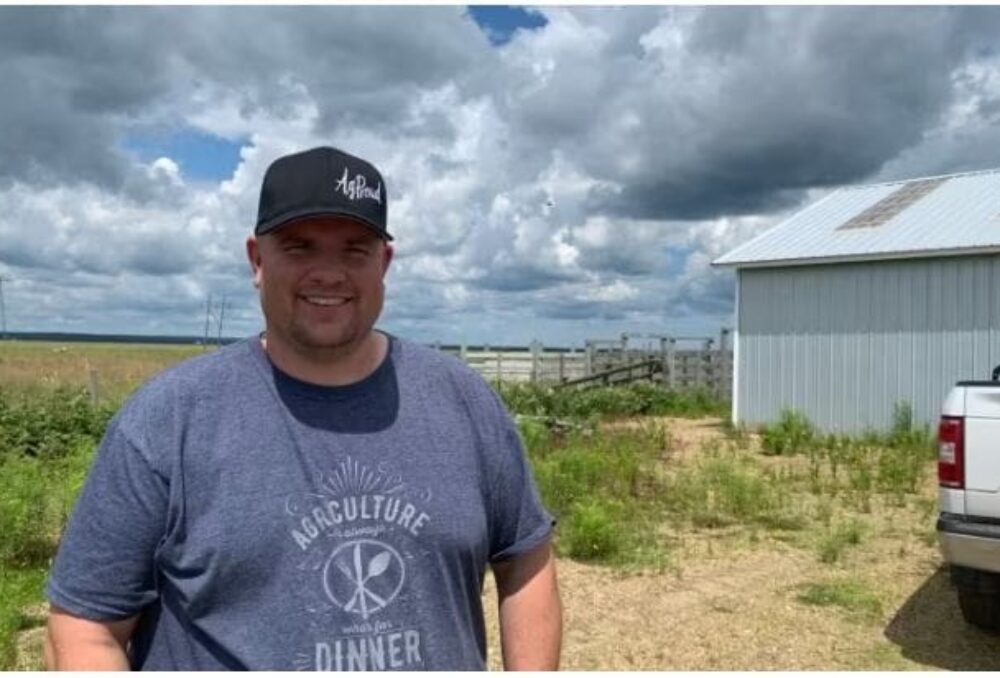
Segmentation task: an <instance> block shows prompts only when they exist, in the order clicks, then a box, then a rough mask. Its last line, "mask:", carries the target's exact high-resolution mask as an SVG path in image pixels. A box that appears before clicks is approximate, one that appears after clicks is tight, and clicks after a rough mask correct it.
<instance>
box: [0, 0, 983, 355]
mask: <svg viewBox="0 0 1000 678" xmlns="http://www.w3.org/2000/svg"><path fill="white" fill-rule="evenodd" d="M998 46H1000V10H998V9H994V8H988V7H918V8H898V7H878V8H864V7H861V8H858V7H832V8H822V7H806V8H794V7H770V8H753V7H712V8H707V9H705V8H697V7H624V8H621V7H619V8H596V7H591V8H570V7H553V8H550V7H540V8H537V9H534V8H533V9H530V10H524V9H519V10H516V11H515V10H505V9H503V8H499V9H498V8H493V9H472V10H470V9H469V8H468V7H462V6H454V7H296V8H291V7H278V8H271V7H244V8H240V7H172V8H163V7H126V8H113V7H95V8H84V7H69V8H61V7H37V8H30V7H29V8H21V7H10V6H8V7H0V92H2V94H0V276H3V277H4V279H5V282H4V284H3V291H4V298H5V302H6V316H7V325H8V329H10V330H15V331H17V330H21V331H28V330H37V331H64V332H93V333H110V332H120V333H134V334H170V335H199V334H200V333H201V332H202V330H203V328H204V320H205V308H206V302H207V300H208V298H209V295H211V296H212V299H213V300H214V303H215V306H216V311H217V310H218V304H219V302H220V301H221V300H222V298H223V297H225V298H226V300H227V308H226V321H225V327H224V333H225V334H227V335H231V336H239V335H244V334H248V333H251V332H254V331H256V330H258V329H259V328H260V327H261V323H262V320H261V316H260V312H259V310H258V306H257V300H256V297H255V295H254V292H253V288H252V287H251V285H250V279H249V269H248V266H247V264H246V261H245V255H244V241H245V238H246V236H247V234H248V233H249V232H250V230H251V228H252V224H253V223H254V220H255V218H256V208H257V199H258V190H259V183H260V178H261V176H262V174H263V171H264V169H265V167H266V166H267V165H268V163H269V162H270V161H271V160H273V159H274V158H275V157H277V156H279V155H281V154H283V153H286V152H290V151H294V150H300V149H303V148H308V147H311V146H315V145H321V144H326V145H334V146H338V147H340V148H343V149H345V150H348V151H351V152H354V153H356V154H358V155H361V156H363V157H366V158H368V159H370V160H372V161H373V162H375V164H377V165H378V166H379V167H380V168H382V170H383V172H384V174H385V175H386V180H387V184H388V190H389V219H390V230H391V231H392V232H393V233H394V234H395V235H396V237H397V258H396V260H395V261H394V264H393V267H392V270H391V271H390V274H389V278H388V282H387V286H388V296H387V312H386V314H385V315H384V317H383V320H382V322H381V326H382V327H383V328H385V329H388V330H390V331H393V332H395V333H397V334H400V335H403V336H407V337H410V338H413V339H416V340H420V341H426V342H433V341H441V342H443V343H460V342H466V343H482V342H488V343H493V344H501V343H507V344H522V343H527V342H529V341H531V340H532V339H539V340H541V341H543V342H544V343H546V344H550V345H575V346H579V345H582V342H583V340H584V339H587V338H613V337H616V336H618V335H620V334H621V333H622V332H626V331H627V332H633V333H658V334H673V335H706V336H709V335H716V334H717V333H718V329H719V327H720V326H722V325H731V323H732V315H733V299H734V277H733V273H732V271H729V270H717V269H712V268H711V267H710V266H709V263H710V262H711V261H712V260H713V259H714V258H716V257H718V256H719V255H721V254H723V253H725V252H726V251H728V250H729V249H731V248H733V247H735V246H737V245H739V244H742V243H743V242H745V241H747V240H748V239H750V238H752V237H753V236H755V235H757V234H759V233H761V232H763V231H764V230H766V229H767V228H769V227H771V226H773V225H775V224H777V223H779V222H780V221H781V220H782V219H783V218H785V217H787V216H789V215H790V214H791V213H793V212H794V211H796V210H797V209H800V208H801V207H802V206H804V205H805V204H807V203H808V202H810V201H812V200H815V199H817V198H818V197H820V196H822V195H824V194H825V193H826V192H827V191H829V190H830V189H831V188H833V187H837V186H840V185H843V184H857V183H869V182H874V181H884V180H891V179H900V178H910V177H919V176H928V175H935V174H942V173H951V172H957V171H964V170H975V169H986V168H994V167H1000V55H998V53H997V47H998Z"/></svg>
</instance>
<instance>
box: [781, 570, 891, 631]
mask: <svg viewBox="0 0 1000 678" xmlns="http://www.w3.org/2000/svg"><path fill="white" fill-rule="evenodd" d="M797 598H798V600H799V601H800V602H803V603H806V604H807V605H818V606H821V607H827V606H834V607H839V608H841V609H843V610H846V611H847V612H848V613H850V614H851V615H852V616H854V617H858V618H862V619H867V620H870V621H874V620H877V619H879V618H880V617H881V616H882V601H881V600H880V599H879V598H878V596H876V595H875V594H874V593H873V592H872V591H871V589H870V588H868V586H867V585H866V584H865V583H864V582H862V581H861V580H858V579H835V580H829V581H822V582H814V583H812V584H808V585H807V586H806V587H805V588H804V589H803V590H802V592H800V593H799V594H798V596H797Z"/></svg>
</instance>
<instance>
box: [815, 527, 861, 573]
mask: <svg viewBox="0 0 1000 678" xmlns="http://www.w3.org/2000/svg"><path fill="white" fill-rule="evenodd" d="M864 533H865V530H864V525H863V524H862V523H861V522H860V521H858V520H851V521H848V522H847V523H845V524H842V525H837V526H835V527H833V528H832V529H830V530H827V531H826V532H824V533H823V534H822V535H821V536H820V539H819V544H818V546H817V551H818V554H819V559H820V561H821V562H824V563H827V564H832V563H836V562H838V561H840V560H842V559H843V557H844V553H845V551H846V550H847V549H848V547H851V546H857V545H859V544H860V543H861V542H862V540H863V539H864Z"/></svg>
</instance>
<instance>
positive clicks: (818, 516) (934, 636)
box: [0, 342, 1000, 670]
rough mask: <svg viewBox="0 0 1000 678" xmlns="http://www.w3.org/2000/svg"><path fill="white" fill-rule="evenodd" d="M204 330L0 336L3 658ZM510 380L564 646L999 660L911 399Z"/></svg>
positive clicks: (617, 654) (699, 661) (759, 661)
mask: <svg viewBox="0 0 1000 678" xmlns="http://www.w3.org/2000/svg"><path fill="white" fill-rule="evenodd" d="M198 352H200V349H199V348H197V347H115V346H109V345H69V346H60V345H53V344H17V343H15V342H10V343H0V535H3V536H2V541H0V573H2V574H0V670H3V669H15V668H21V669H23V668H40V662H41V659H40V640H41V634H42V632H43V631H42V626H43V625H44V620H45V614H44V601H43V599H42V594H41V586H42V583H43V581H44V577H45V572H46V570H47V568H48V565H49V562H50V559H51V557H52V554H53V553H54V548H55V545H56V543H57V540H58V532H59V527H60V526H61V525H62V522H63V521H64V520H65V516H66V515H67V513H68V511H69V510H70V507H71V505H72V501H73V497H74V496H75V494H76V492H77V490H78V489H79V486H80V483H81V482H82V480H83V477H84V474H85V472H86V468H87V464H88V463H89V459H90V457H91V454H92V451H93V449H94V446H95V445H96V442H97V440H98V438H99V435H100V432H101V431H102V430H103V426H104V425H105V424H106V422H107V418H108V417H109V416H110V414H111V412H113V410H114V408H115V407H116V406H117V405H118V404H119V403H120V402H121V399H122V398H123V397H124V396H125V395H126V394H127V393H128V392H130V390H131V389H132V388H134V387H135V385H137V384H138V383H140V382H141V381H142V380H144V379H145V378H147V377H148V376H150V375H152V374H153V373H155V372H157V371H158V370H160V369H162V368H163V367H165V366H167V365H169V364H172V363H173V362H176V361H177V360H180V359H181V358H183V357H185V356H187V355H192V354H194V353H198ZM92 372H93V373H96V374H97V375H98V376H97V377H96V379H97V383H98V390H99V393H98V394H97V395H98V397H97V398H96V399H94V398H92V392H91V389H92V388H93V386H92V381H93V379H94V378H93V377H91V376H90V374H91V373H92ZM33 374H34V375H37V377H36V379H35V380H34V381H33V380H32V378H31V375H33ZM500 390H501V394H502V395H503V397H504V398H505V399H506V401H507V402H508V404H509V405H510V406H511V408H512V409H513V410H514V411H515V412H516V413H517V415H518V421H519V425H520V428H521V432H522V436H523V438H524V440H525V443H526V446H527V449H528V453H529V456H530V458H531V461H532V464H533V466H534V468H535V473H536V477H537V479H538V482H539V486H540V489H541V491H542V494H543V498H544V500H545V502H546V504H547V505H548V506H549V507H550V508H551V509H552V510H553V511H554V512H555V513H556V515H557V517H558V518H559V528H558V532H557V542H556V544H557V553H558V555H559V568H560V582H561V587H562V592H563V599H564V605H565V625H566V633H565V642H564V652H563V666H564V667H565V668H568V669H583V670H589V669H635V670H639V669H665V670H669V669H685V670H693V669H730V670H739V669H744V670H746V669H788V670H802V669H844V670H854V669H869V670H899V669H933V668H945V669H966V670H976V669H982V670H986V669H998V668H1000V644H998V642H1000V641H998V640H997V639H996V638H994V637H991V636H987V635H986V634H983V633H980V632H978V631H976V630H974V629H972V628H971V627H968V626H966V625H965V624H964V622H962V620H961V617H960V615H959V613H958V609H957V604H956V602H955V596H954V592H953V591H952V590H951V589H950V586H949V584H948V582H947V576H946V574H945V573H944V571H943V570H941V560H940V557H939V555H938V553H937V549H936V545H935V535H934V529H933V528H934V519H935V516H936V508H935V489H936V483H935V477H934V461H933V450H932V445H931V441H930V438H929V436H928V433H927V431H923V430H918V429H916V428H915V427H913V426H912V423H911V422H910V421H909V419H908V418H907V413H906V411H905V407H901V408H900V409H899V411H898V416H897V422H896V425H895V426H894V428H893V430H892V431H888V432H883V433H880V434H875V433H872V434H869V435H867V436H863V437H858V438H842V437H840V438H838V437H831V436H823V435H821V434H819V433H818V432H816V431H815V430H814V429H813V428H812V427H811V425H810V424H809V422H808V421H806V420H804V419H803V418H801V417H799V416H797V415H795V414H794V413H787V414H786V416H785V417H783V418H782V420H781V421H780V422H778V423H777V424H776V425H775V426H772V427H769V428H768V429H767V430H764V431H762V432H759V433H757V432H749V431H746V430H743V429H740V428H733V427H731V426H728V425H725V424H724V423H723V419H722V418H720V417H719V416H718V413H719V412H722V411H724V410H725V405H724V404H720V403H716V402H713V401H711V400H710V399H708V398H706V397H705V396H704V395H697V394H695V395H680V394H665V393H663V392H662V391H658V390H657V389H651V388H649V387H645V386H639V387H634V388H617V389H602V390H600V391H593V392H589V393H587V394H580V395H575V396H574V395H571V394H565V393H558V392H554V391H551V390H550V389H544V388H539V387H531V386H519V387H504V388H501V389H500ZM491 593H492V585H489V586H488V588H487V591H486V594H485V595H486V596H490V595H491ZM486 606H487V609H490V610H491V613H490V618H489V620H488V621H489V625H488V626H489V632H490V643H491V647H492V650H491V665H492V666H493V667H494V668H497V667H499V653H498V652H497V651H496V637H497V634H496V617H495V611H493V610H492V603H491V601H487V604H486Z"/></svg>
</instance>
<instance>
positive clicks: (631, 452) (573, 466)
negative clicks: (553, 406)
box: [529, 426, 666, 564]
mask: <svg viewBox="0 0 1000 678" xmlns="http://www.w3.org/2000/svg"><path fill="white" fill-rule="evenodd" d="M532 435H534V434H532ZM665 437H666V434H665V431H664V430H663V429H662V428H661V427H655V426H653V427H641V428H636V429H622V430H617V431H612V432H605V433H603V434H601V435H599V436H596V435H587V434H586V433H584V432H579V431H575V432H572V433H570V434H568V435H567V436H566V437H565V438H564V439H561V440H560V441H559V442H558V444H551V445H550V446H549V447H548V448H547V449H543V448H542V447H539V446H535V445H529V455H530V457H531V462H532V464H533V466H534V472H535V479H536V481H537V483H538V488H539V492H540V493H541V495H542V500H543V501H544V503H545V504H546V506H548V508H549V509H550V510H551V511H552V512H553V513H555V515H556V517H557V518H558V519H559V529H558V530H557V538H556V546H557V549H558V551H559V552H560V553H564V554H566V555H569V556H571V557H574V558H581V559H600V560H605V561H607V560H614V561H615V562H616V563H619V564H630V563H645V564H649V563H651V562H652V563H662V562H663V558H662V557H661V554H660V553H659V548H660V546H659V544H658V539H657V535H656V528H657V525H658V524H659V523H660V522H661V521H662V514H661V506H662V501H663V496H664V494H665V490H664V479H663V477H662V472H661V471H660V469H659V463H660V462H659V459H660V455H661V453H662V451H663V448H664V445H665V442H664V439H665ZM541 439H542V437H541V436H540V435H539V436H538V440H541ZM551 442H553V441H552V440H551V439H550V443H551Z"/></svg>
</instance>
